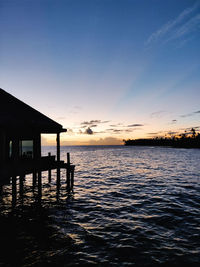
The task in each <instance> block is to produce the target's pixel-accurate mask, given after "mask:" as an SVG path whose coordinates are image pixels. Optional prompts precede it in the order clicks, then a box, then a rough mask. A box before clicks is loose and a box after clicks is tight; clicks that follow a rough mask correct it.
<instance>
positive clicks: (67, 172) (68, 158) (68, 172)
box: [66, 153, 71, 191]
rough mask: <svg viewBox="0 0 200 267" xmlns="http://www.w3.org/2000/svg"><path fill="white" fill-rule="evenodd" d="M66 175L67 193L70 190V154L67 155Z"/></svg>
mask: <svg viewBox="0 0 200 267" xmlns="http://www.w3.org/2000/svg"><path fill="white" fill-rule="evenodd" d="M66 175H67V177H66V178H67V181H66V182H67V190H68V191H69V190H70V188H71V181H70V180H71V179H70V154H69V153H67V168H66Z"/></svg>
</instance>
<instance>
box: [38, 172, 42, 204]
mask: <svg viewBox="0 0 200 267" xmlns="http://www.w3.org/2000/svg"><path fill="white" fill-rule="evenodd" d="M41 196H42V173H41V171H39V172H38V197H39V199H40V198H41Z"/></svg>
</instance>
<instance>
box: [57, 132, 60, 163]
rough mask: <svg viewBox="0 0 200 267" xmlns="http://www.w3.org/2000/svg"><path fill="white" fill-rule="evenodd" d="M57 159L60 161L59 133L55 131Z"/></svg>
mask: <svg viewBox="0 0 200 267" xmlns="http://www.w3.org/2000/svg"><path fill="white" fill-rule="evenodd" d="M56 141H57V161H60V133H57V138H56Z"/></svg>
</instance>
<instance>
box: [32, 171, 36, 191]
mask: <svg viewBox="0 0 200 267" xmlns="http://www.w3.org/2000/svg"><path fill="white" fill-rule="evenodd" d="M36 183H37V173H36V171H34V172H33V188H35V186H36Z"/></svg>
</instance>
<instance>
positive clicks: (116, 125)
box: [109, 123, 123, 127]
mask: <svg viewBox="0 0 200 267" xmlns="http://www.w3.org/2000/svg"><path fill="white" fill-rule="evenodd" d="M109 126H110V127H119V126H123V123H117V124H111V125H109Z"/></svg>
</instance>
